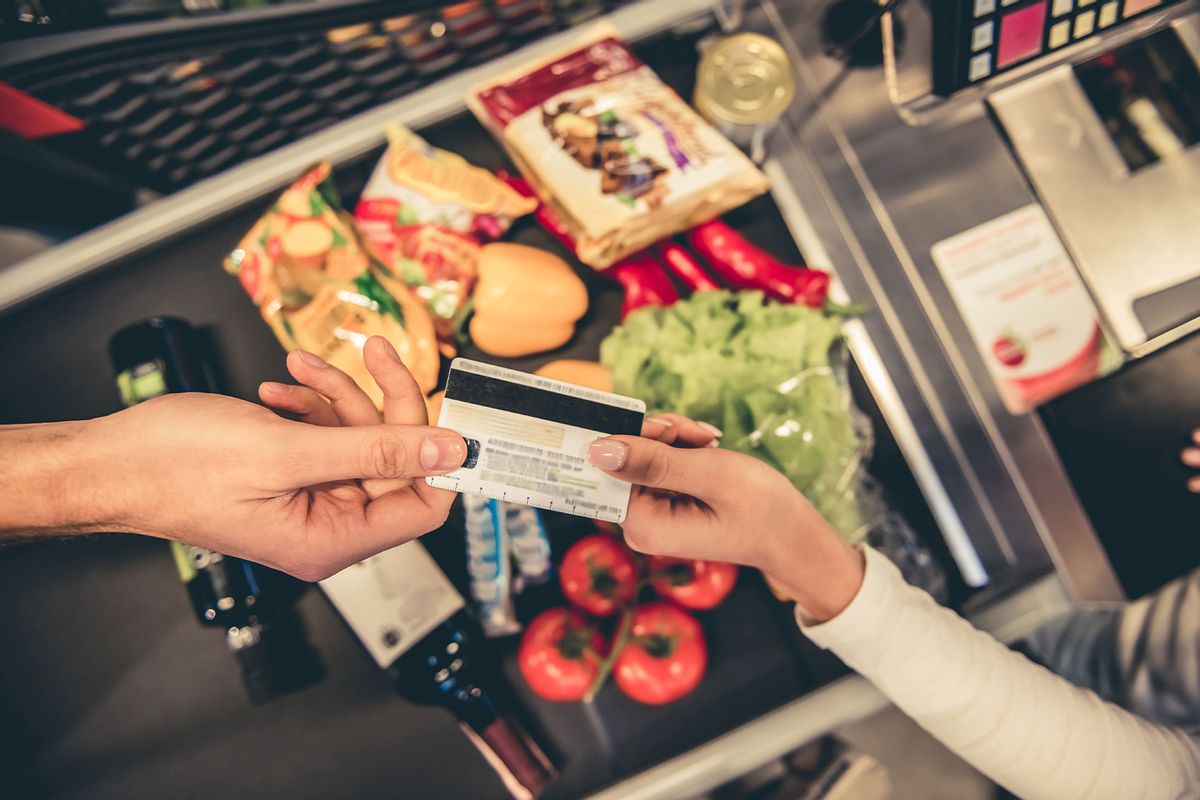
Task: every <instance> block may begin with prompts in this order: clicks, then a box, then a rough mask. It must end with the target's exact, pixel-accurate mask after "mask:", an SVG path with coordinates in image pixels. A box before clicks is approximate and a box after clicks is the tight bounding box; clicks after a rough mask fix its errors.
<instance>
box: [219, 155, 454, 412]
mask: <svg viewBox="0 0 1200 800" xmlns="http://www.w3.org/2000/svg"><path fill="white" fill-rule="evenodd" d="M330 173H331V168H330V165H329V164H328V163H324V162H323V163H321V164H318V165H316V166H315V167H313V168H312V169H311V170H309V171H308V172H307V173H306V174H305V175H304V176H303V177H301V178H300V179H299V180H298V181H296V182H295V183H293V184H292V185H291V186H290V187H288V189H287V190H286V191H285V192H284V193H283V194H282V195H280V197H279V199H278V200H277V201H276V202H275V203H274V204H273V205H272V206H271V208H270V209H269V210H268V211H267V213H266V214H264V215H263V216H262V218H261V219H259V220H258V222H257V223H255V225H254V227H253V228H251V229H250V231H249V232H248V233H247V234H246V235H245V237H243V238H242V241H241V243H239V244H238V246H237V247H236V248H235V249H234V250H233V251H232V252H231V253H230V254H229V255H228V256H227V257H226V258H225V270H226V272H228V273H230V274H231V275H236V276H237V278H238V280H239V281H240V282H241V284H242V288H243V289H245V290H246V293H247V294H248V295H250V299H251V300H253V301H254V304H255V305H257V306H258V308H259V311H260V312H261V313H262V316H263V319H264V320H266V322H267V324H268V325H270V326H271V330H272V331H274V332H275V336H276V338H278V339H279V342H280V343H281V344H282V345H283V346H284V347H285V348H286V349H288V350H291V349H294V348H301V349H303V350H308V351H310V352H313V353H316V354H317V355H318V356H320V357H321V358H323V359H325V360H326V361H328V362H329V363H330V364H332V365H334V366H336V367H338V368H339V369H341V370H343V371H344V372H346V373H347V374H349V375H350V376H351V377H352V378H354V380H355V382H356V383H358V385H359V386H361V387H362V388H363V390H364V391H366V392H367V394H368V395H370V397H371V399H372V400H374V401H375V403H376V405H379V404H381V403H382V401H383V396H382V393H381V392H380V390H379V387H378V386H376V384H375V381H374V380H372V379H371V377H370V375H369V374H368V373H367V371H366V368H365V367H364V366H363V360H362V347H363V344H365V343H366V340H367V339H368V338H370V337H371V336H374V335H380V336H383V337H385V338H386V339H387V340H388V341H389V342H391V343H392V345H393V346H394V347H395V348H396V352H397V353H399V354H400V358H401V360H403V361H404V363H405V365H406V366H407V367H408V368H409V370H410V371H411V372H412V374H413V377H414V378H416V380H417V383H418V384H419V385H420V387H421V389H422V391H424V392H425V393H428V392H430V391H432V390H433V389H434V388H435V386H436V385H437V378H438V366H439V358H440V357H439V355H438V349H437V339H436V336H435V334H434V328H433V320H432V319H431V318H430V316H429V312H428V311H427V310H426V307H425V304H424V303H422V302H421V301H420V300H418V299H417V298H415V297H414V296H413V295H412V293H411V292H410V291H409V290H408V289H407V288H406V287H405V286H403V285H402V284H400V285H392V286H389V287H387V288H385V287H384V286H383V284H382V283H381V281H380V279H379V278H378V277H377V275H376V273H375V270H374V269H373V268H372V259H371V257H370V255H369V254H368V252H367V250H366V248H365V247H364V245H363V243H362V242H361V241H360V239H359V237H358V234H357V233H356V232H355V230H354V227H353V226H352V225H351V223H350V217H349V215H348V214H347V213H346V212H345V211H343V210H342V208H341V203H340V201H339V199H338V195H337V190H336V189H335V188H334V186H333V181H332V179H331V177H330Z"/></svg>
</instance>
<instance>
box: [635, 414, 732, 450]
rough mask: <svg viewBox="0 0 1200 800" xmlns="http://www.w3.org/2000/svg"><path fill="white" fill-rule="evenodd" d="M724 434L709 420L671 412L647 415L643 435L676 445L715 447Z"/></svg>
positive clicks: (643, 425) (643, 424)
mask: <svg viewBox="0 0 1200 800" xmlns="http://www.w3.org/2000/svg"><path fill="white" fill-rule="evenodd" d="M723 435H724V434H722V433H721V430H720V429H719V428H717V427H715V426H713V425H709V424H708V423H707V422H697V421H696V420H694V419H689V418H687V417H685V416H683V415H682V414H673V413H669V412H667V413H662V414H655V415H654V416H652V417H646V420H645V422H643V423H642V436H645V437H646V438H648V439H654V440H656V441H659V442H662V443H663V444H670V445H674V446H676V447H715V446H716V445H717V440H718V439H719V438H720V437H721V436H723Z"/></svg>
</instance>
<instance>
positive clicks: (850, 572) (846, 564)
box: [588, 423, 863, 621]
mask: <svg viewBox="0 0 1200 800" xmlns="http://www.w3.org/2000/svg"><path fill="white" fill-rule="evenodd" d="M693 424H694V423H693ZM588 459H589V461H591V463H592V464H593V465H594V466H596V467H598V468H600V469H602V470H604V471H605V472H608V473H609V474H611V475H613V476H614V477H617V478H620V479H622V480H626V481H629V482H630V483H632V484H634V489H633V497H632V500H631V501H630V505H629V515H628V517H627V518H626V520H625V523H624V526H623V528H624V531H625V539H626V541H627V542H628V543H629V545H630V546H631V547H632V548H634V549H635V550H639V551H641V552H644V553H653V554H659V555H670V556H679V557H685V558H699V559H704V560H708V561H730V562H733V563H736V564H746V565H748V566H751V567H757V568H758V569H761V570H762V571H763V572H765V573H767V575H769V576H771V577H772V578H773V579H774V580H775V581H776V582H777V583H778V584H780V585H781V586H782V587H783V588H784V589H785V590H786V591H787V592H788V593H789V594H790V595H791V597H793V598H794V599H795V600H796V602H797V603H798V604H799V605H800V607H801V610H802V611H803V612H804V613H805V614H806V615H807V616H809V617H810V618H811V619H813V620H814V621H822V620H826V619H830V618H832V617H834V616H836V615H837V614H838V613H839V612H841V610H842V609H843V608H845V607H846V606H847V605H848V604H849V603H850V601H851V600H853V599H854V595H855V594H856V593H857V592H858V588H859V586H861V585H862V578H863V561H862V554H861V553H860V552H859V551H857V550H855V549H854V548H853V547H851V546H850V545H848V544H846V543H845V542H843V541H842V539H841V538H840V537H839V536H838V535H837V532H836V531H834V529H833V528H832V527H831V526H830V525H829V523H828V522H826V521H825V520H824V519H823V518H822V517H821V515H820V514H818V513H817V511H816V509H814V508H813V507H812V505H811V504H810V503H809V502H808V500H806V499H805V498H804V496H803V495H802V494H800V492H798V491H796V489H795V488H794V487H793V486H792V484H791V483H790V482H789V481H788V479H787V478H785V477H784V476H783V475H781V474H780V473H779V472H777V471H775V470H774V469H771V467H769V466H767V465H766V464H764V463H763V462H761V461H759V460H758V459H755V458H751V457H750V456H746V455H742V454H741V453H734V452H731V451H728V450H717V449H712V448H709V447H703V448H700V449H681V448H680V447H671V446H668V445H667V444H664V443H663V442H659V441H651V440H650V439H647V438H638V437H634V436H611V437H608V438H605V439H599V440H597V441H596V442H594V443H593V444H592V445H591V447H590V449H589V451H588Z"/></svg>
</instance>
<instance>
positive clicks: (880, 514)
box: [600, 292, 946, 599]
mask: <svg viewBox="0 0 1200 800" xmlns="http://www.w3.org/2000/svg"><path fill="white" fill-rule="evenodd" d="M842 321H843V318H842V317H840V316H838V315H835V314H828V313H825V312H822V311H818V310H816V309H811V308H807V307H805V306H800V305H790V304H787V305H785V304H780V303H772V302H767V301H766V300H765V299H764V297H763V295H762V293H760V292H737V293H734V292H700V293H697V294H695V295H693V296H692V297H691V299H689V300H684V301H680V302H678V303H675V304H674V305H672V306H668V307H647V308H644V309H639V310H637V311H635V312H634V313H632V314H630V315H629V317H628V318H627V319H626V320H625V322H624V323H623V324H622V325H621V326H620V327H619V328H617V329H616V330H615V331H614V332H613V333H612V335H610V336H609V337H608V339H606V340H605V341H604V343H603V344H602V345H601V350H600V353H601V360H602V361H603V362H604V363H605V364H606V365H607V366H608V367H609V368H610V369H611V370H612V375H613V387H614V390H615V391H617V392H619V393H622V394H628V395H631V396H633V397H638V398H641V399H642V400H644V401H646V406H647V411H648V412H650V413H652V412H662V411H673V412H676V413H679V414H683V415H685V416H688V417H691V418H693V419H697V420H703V421H705V422H709V423H711V424H713V425H716V426H718V427H720V428H721V429H722V430H724V432H725V436H724V438H723V439H722V440H721V446H722V447H723V448H725V449H729V450H735V451H738V452H741V453H745V454H747V455H751V456H754V457H755V458H759V459H761V460H763V461H765V462H767V463H768V464H770V465H771V466H773V467H775V468H776V469H778V470H779V471H780V472H782V473H783V474H784V475H786V476H787V477H788V479H789V480H791V482H792V484H793V485H794V486H795V487H796V488H797V489H799V490H800V491H801V492H803V493H804V494H805V496H806V497H808V499H809V500H810V501H811V502H812V504H813V505H814V506H815V507H816V509H817V510H818V511H819V512H820V513H821V514H822V516H824V517H825V518H826V519H827V520H829V522H830V524H832V525H833V526H834V528H835V529H836V530H837V531H838V532H839V533H840V534H841V535H842V537H843V538H844V539H846V540H847V541H849V542H859V541H864V540H865V541H866V542H867V543H869V544H871V545H872V546H873V547H876V548H877V549H879V550H880V551H881V552H883V553H884V554H885V555H887V556H888V557H889V558H891V559H892V560H893V561H895V562H896V563H897V564H898V565H899V566H900V567H901V570H902V571H903V572H904V574H905V577H906V578H908V579H909V580H910V582H913V583H914V584H916V585H919V586H921V587H922V588H924V589H926V590H928V591H930V592H931V593H932V594H934V596H935V597H938V598H939V599H942V598H944V597H945V588H946V580H945V575H944V573H943V572H942V569H941V567H940V565H939V564H938V563H937V562H936V561H935V560H934V559H933V557H932V556H931V555H930V553H929V551H928V549H927V548H925V547H924V545H922V544H921V543H920V541H919V540H917V538H916V536H915V535H914V534H913V532H912V530H911V529H910V528H909V527H908V525H907V523H906V522H905V521H904V520H903V518H902V517H900V515H899V514H897V513H895V512H893V511H891V510H890V509H889V508H888V506H887V504H886V502H885V500H884V497H883V494H882V492H881V491H880V490H879V488H878V486H877V485H876V484H875V482H874V480H873V479H871V477H870V476H869V475H868V474H867V472H866V470H865V467H864V465H865V463H866V461H867V460H868V459H869V458H870V455H871V449H872V446H873V443H874V437H873V434H872V430H871V423H870V420H869V419H868V418H867V417H866V416H865V415H864V414H862V412H860V411H859V410H858V409H857V408H856V407H855V406H854V402H853V399H852V398H851V395H850V389H849V384H848V380H847V363H848V353H847V351H846V348H845V344H844V340H843V339H842V334H841V324H842Z"/></svg>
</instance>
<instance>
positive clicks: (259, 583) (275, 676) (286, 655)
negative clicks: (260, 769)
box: [109, 317, 324, 703]
mask: <svg viewBox="0 0 1200 800" xmlns="http://www.w3.org/2000/svg"><path fill="white" fill-rule="evenodd" d="M201 353H202V351H201V349H200V347H199V342H198V337H197V334H196V331H195V330H194V329H193V328H192V326H191V325H189V324H188V323H187V322H185V321H184V320H181V319H173V318H162V317H155V318H152V319H147V320H143V321H141V322H136V323H134V324H132V325H129V326H127V327H125V328H122V329H121V330H120V331H118V332H117V333H116V334H114V335H113V337H112V339H111V340H110V342H109V356H110V358H111V360H112V364H113V369H114V371H115V372H116V376H117V388H118V390H119V391H120V393H121V400H122V402H123V403H124V404H125V406H126V407H128V406H133V405H136V404H138V403H141V402H144V401H146V400H149V399H151V398H154V397H158V396H159V395H163V394H168V393H170V392H211V391H214V381H213V377H212V371H211V369H210V368H209V365H208V360H207V359H205V358H204V357H203V356H202V355H201ZM170 546H171V552H172V554H173V556H174V560H175V567H176V570H177V571H178V573H179V578H180V580H181V581H183V584H184V586H185V587H186V589H187V593H188V596H189V597H190V598H191V603H192V610H193V611H194V612H195V614H196V618H197V620H199V622H200V623H201V624H202V625H205V626H209V627H213V628H217V629H220V630H223V631H224V632H225V643H226V645H227V646H228V648H229V650H230V651H231V652H232V653H233V654H234V655H235V657H236V658H237V660H238V662H239V664H240V665H241V670H242V681H243V683H244V685H245V687H246V693H247V695H248V696H249V698H250V700H251V702H255V703H259V702H264V701H266V700H269V699H271V698H272V697H275V696H277V695H280V694H284V693H286V692H290V691H295V690H297V689H301V688H304V687H305V686H310V685H312V684H313V683H316V682H318V681H320V680H321V679H322V678H323V677H324V668H323V667H322V666H321V662H320V659H319V658H318V657H317V654H316V652H315V651H314V650H313V649H312V647H311V646H310V645H309V644H308V641H307V637H306V636H305V633H304V627H303V625H302V624H301V623H300V620H299V618H298V617H297V616H296V614H295V610H294V608H293V605H292V601H294V600H295V598H296V596H298V594H299V593H300V591H302V590H303V584H301V583H299V582H298V581H294V580H293V579H291V578H289V577H287V576H285V575H283V574H282V573H279V572H276V571H275V570H271V569H268V568H266V567H263V566H261V565H259V564H255V563H253V562H251V561H245V560H243V559H240V558H234V557H232V556H227V555H224V554H222V553H218V552H215V551H213V550H209V549H207V548H204V547H194V546H192V545H188V544H184V543H182V542H171V545H170Z"/></svg>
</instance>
